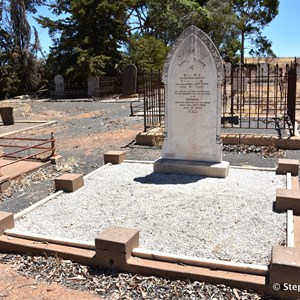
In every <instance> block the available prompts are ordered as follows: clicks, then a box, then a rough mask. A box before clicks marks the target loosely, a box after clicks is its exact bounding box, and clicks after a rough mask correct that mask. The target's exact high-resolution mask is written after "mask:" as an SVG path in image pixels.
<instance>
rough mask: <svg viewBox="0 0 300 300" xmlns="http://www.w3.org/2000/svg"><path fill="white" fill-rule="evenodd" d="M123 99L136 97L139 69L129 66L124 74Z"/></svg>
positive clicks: (124, 70)
mask: <svg viewBox="0 0 300 300" xmlns="http://www.w3.org/2000/svg"><path fill="white" fill-rule="evenodd" d="M122 80H123V82H122V97H136V96H137V93H136V81H137V68H136V66H135V65H127V66H126V67H125V68H124V69H123V74H122Z"/></svg>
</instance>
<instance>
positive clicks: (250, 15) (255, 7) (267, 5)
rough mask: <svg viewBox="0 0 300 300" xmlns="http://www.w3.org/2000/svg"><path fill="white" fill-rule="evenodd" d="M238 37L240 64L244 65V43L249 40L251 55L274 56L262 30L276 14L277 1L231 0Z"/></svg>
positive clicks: (269, 42)
mask: <svg viewBox="0 0 300 300" xmlns="http://www.w3.org/2000/svg"><path fill="white" fill-rule="evenodd" d="M232 5H233V12H234V13H235V15H236V17H237V29H238V30H239V35H240V55H241V63H244V52H245V41H246V40H249V41H250V43H251V48H250V49H249V50H250V51H249V53H250V54H252V55H260V56H263V55H274V53H273V52H272V50H271V45H272V43H271V41H269V40H268V39H267V37H265V36H263V35H262V29H263V28H264V27H265V26H267V25H268V24H269V23H270V22H271V21H272V20H273V19H274V18H275V17H276V15H277V14H278V6H279V0H232Z"/></svg>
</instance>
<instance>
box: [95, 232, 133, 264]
mask: <svg viewBox="0 0 300 300" xmlns="http://www.w3.org/2000/svg"><path fill="white" fill-rule="evenodd" d="M138 246H139V231H138V230H137V229H131V228H123V227H117V226H110V227H108V228H106V229H104V230H103V231H102V232H100V233H99V234H98V235H97V237H96V239H95V248H96V259H97V261H98V262H99V263H100V264H101V265H104V266H107V267H114V268H117V265H118V264H125V263H126V261H127V260H128V259H129V258H130V257H131V252H132V249H134V248H137V247H138Z"/></svg>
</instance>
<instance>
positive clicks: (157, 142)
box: [152, 127, 164, 149]
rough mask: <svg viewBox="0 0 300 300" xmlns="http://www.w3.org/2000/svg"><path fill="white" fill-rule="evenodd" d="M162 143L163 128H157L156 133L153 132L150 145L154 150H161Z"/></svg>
mask: <svg viewBox="0 0 300 300" xmlns="http://www.w3.org/2000/svg"><path fill="white" fill-rule="evenodd" d="M163 141H164V128H163V127H160V128H158V130H157V132H155V134H154V135H153V138H152V145H153V146H154V147H156V148H159V149H161V148H162V144H163Z"/></svg>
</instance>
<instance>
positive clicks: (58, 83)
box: [54, 74, 65, 96]
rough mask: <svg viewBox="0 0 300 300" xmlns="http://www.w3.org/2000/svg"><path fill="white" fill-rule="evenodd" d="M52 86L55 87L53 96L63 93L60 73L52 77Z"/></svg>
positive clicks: (62, 79) (63, 84)
mask: <svg viewBox="0 0 300 300" xmlns="http://www.w3.org/2000/svg"><path fill="white" fill-rule="evenodd" d="M54 88H55V96H64V95H65V83H64V78H63V76H62V75H59V74H58V75H56V76H55V77H54Z"/></svg>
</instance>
